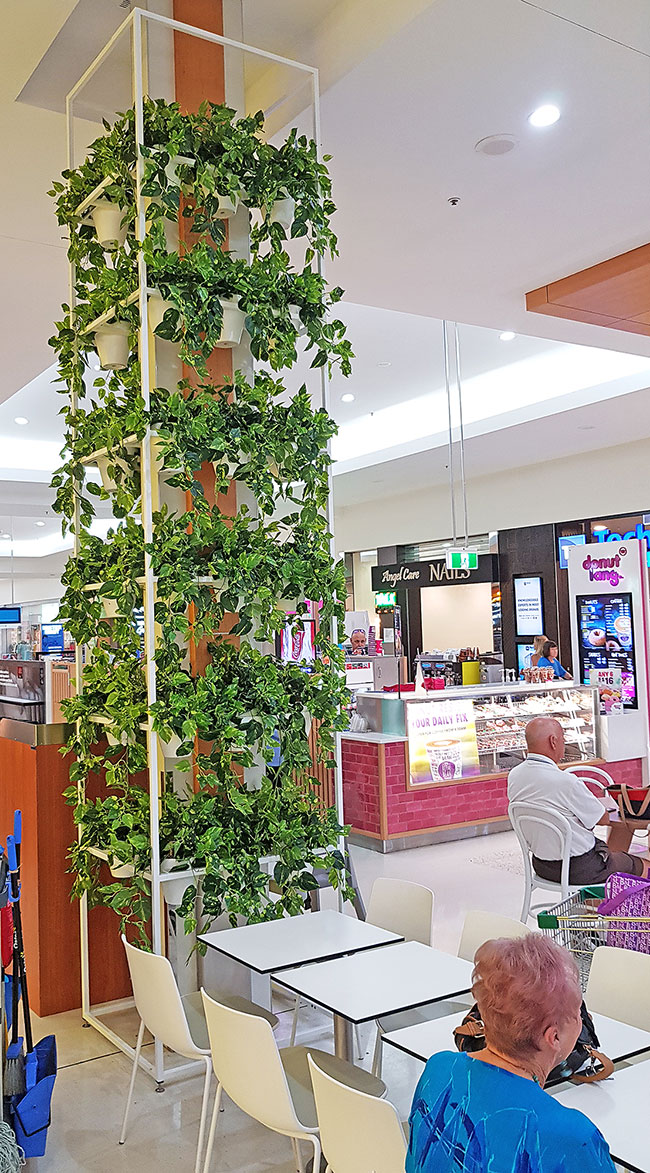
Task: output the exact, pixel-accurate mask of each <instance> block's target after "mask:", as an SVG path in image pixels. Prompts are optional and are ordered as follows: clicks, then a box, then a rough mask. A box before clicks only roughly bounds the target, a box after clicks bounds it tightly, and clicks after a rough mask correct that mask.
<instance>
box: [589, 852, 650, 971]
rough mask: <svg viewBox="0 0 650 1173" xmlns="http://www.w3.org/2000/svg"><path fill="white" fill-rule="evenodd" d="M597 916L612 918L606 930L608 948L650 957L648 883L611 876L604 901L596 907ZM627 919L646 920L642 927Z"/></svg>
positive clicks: (623, 874)
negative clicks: (610, 946) (633, 951)
mask: <svg viewBox="0 0 650 1173" xmlns="http://www.w3.org/2000/svg"><path fill="white" fill-rule="evenodd" d="M598 914H599V916H606V917H609V918H611V921H609V922H608V926H607V944H608V945H617V946H618V948H619V949H634V950H635V951H636V952H637V953H650V880H642V879H641V878H640V876H628V875H626V874H625V873H624V872H614V875H613V876H610V877H609V879H608V880H607V881H606V883H605V899H604V900H603V902H602V904H600V905H599V908H598ZM616 914H618V916H617V915H616ZM628 917H632V918H647V919H646V921H645V923H643V922H642V921H639V923H636V921H635V920H634V919H632V920H628V919H627V918H628ZM619 918H620V919H619ZM623 918H626V919H623Z"/></svg>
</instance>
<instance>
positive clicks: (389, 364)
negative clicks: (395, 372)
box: [377, 361, 393, 367]
mask: <svg viewBox="0 0 650 1173" xmlns="http://www.w3.org/2000/svg"><path fill="white" fill-rule="evenodd" d="M392 365H393V364H392V363H391V362H386V361H384V362H378V363H377V366H378V367H392Z"/></svg>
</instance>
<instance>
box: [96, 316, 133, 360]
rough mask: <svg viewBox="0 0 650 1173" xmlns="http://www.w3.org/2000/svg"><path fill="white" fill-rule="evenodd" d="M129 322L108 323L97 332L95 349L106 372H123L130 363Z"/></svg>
mask: <svg viewBox="0 0 650 1173" xmlns="http://www.w3.org/2000/svg"><path fill="white" fill-rule="evenodd" d="M129 332H130V326H129V324H128V322H106V323H105V324H104V325H103V326H98V327H97V329H96V330H95V347H96V349H97V354H98V356H99V363H100V366H101V368H102V370H104V371H122V370H124V368H125V367H126V366H127V365H128V361H129Z"/></svg>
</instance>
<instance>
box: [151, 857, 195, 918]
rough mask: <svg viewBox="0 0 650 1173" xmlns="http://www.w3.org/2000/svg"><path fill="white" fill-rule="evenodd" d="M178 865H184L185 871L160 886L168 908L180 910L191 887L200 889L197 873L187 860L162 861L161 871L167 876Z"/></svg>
mask: <svg viewBox="0 0 650 1173" xmlns="http://www.w3.org/2000/svg"><path fill="white" fill-rule="evenodd" d="M178 864H183V865H184V868H183V871H182V872H181V871H179V873H178V876H174V879H173V880H165V881H164V882H163V883H162V884H161V885H160V887H161V891H162V894H163V896H164V898H165V904H166V905H167V907H168V908H178V906H179V905H180V904H182V902H183V897H184V895H185V893H186V891H187V889H188V888H189V887H190V885H196V886H197V887H198V883H197V875H196V872H194V871H193V870H192V868H191V867H190V865H189V863H187V862H186V861H185V860H178V859H162V860H161V861H160V870H161V872H162V873H163V874H165V875H167V874H169V872H171V871H173V869H174V868H175V867H177V866H178Z"/></svg>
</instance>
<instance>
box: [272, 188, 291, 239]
mask: <svg viewBox="0 0 650 1173" xmlns="http://www.w3.org/2000/svg"><path fill="white" fill-rule="evenodd" d="M295 214H296V201H295V200H294V199H292V198H291V196H285V198H284V199H282V200H276V201H275V203H274V204H273V205H272V207H271V211H270V213H269V220H270V221H271V224H281V225H282V227H283V228H284V230H285V232H289V231H290V229H291V225H292V224H293V221H294V217H295Z"/></svg>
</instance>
